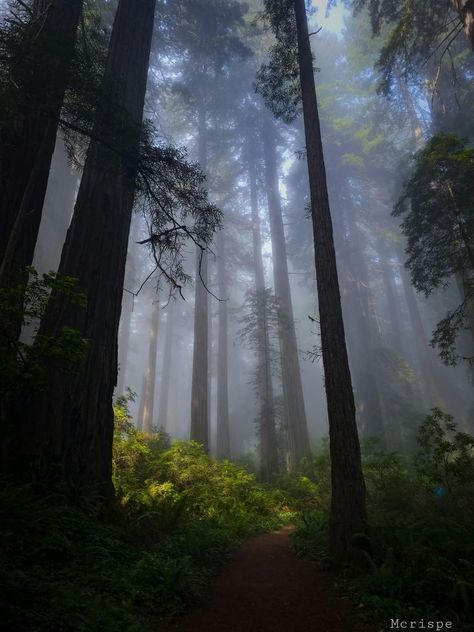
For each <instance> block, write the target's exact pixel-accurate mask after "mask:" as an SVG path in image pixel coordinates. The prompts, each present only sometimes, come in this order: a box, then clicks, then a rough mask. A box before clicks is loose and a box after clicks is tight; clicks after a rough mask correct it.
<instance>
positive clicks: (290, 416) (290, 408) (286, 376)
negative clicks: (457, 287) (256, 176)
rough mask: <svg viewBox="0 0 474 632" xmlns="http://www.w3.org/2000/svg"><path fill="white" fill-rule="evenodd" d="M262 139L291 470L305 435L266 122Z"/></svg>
mask: <svg viewBox="0 0 474 632" xmlns="http://www.w3.org/2000/svg"><path fill="white" fill-rule="evenodd" d="M263 141H264V153H265V182H266V189H267V199H268V210H269V215H270V231H271V239H272V253H273V275H274V283H275V295H276V300H277V306H278V329H279V338H280V353H281V370H282V383H283V402H284V416H285V424H286V432H287V439H288V468H289V470H290V471H295V470H297V469H298V467H299V464H300V461H301V459H302V458H303V457H304V456H305V455H307V454H309V438H308V428H307V424H306V411H305V405H304V398H303V386H302V384H301V373H300V365H299V357H298V344H297V341H296V332H295V323H294V318H293V305H292V301H291V291H290V281H289V276H288V262H287V256H286V241H285V230H284V227H283V217H282V210H281V199H280V193H279V189H278V173H277V163H276V147H275V135H274V129H273V126H272V125H271V123H270V122H267V123H266V124H265V129H264V134H263Z"/></svg>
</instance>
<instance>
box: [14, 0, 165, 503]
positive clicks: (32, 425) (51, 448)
mask: <svg viewBox="0 0 474 632" xmlns="http://www.w3.org/2000/svg"><path fill="white" fill-rule="evenodd" d="M154 10H155V0H142V2H140V3H139V5H137V2H136V0H120V1H119V5H118V9H117V13H116V17H115V22H114V26H113V30H112V36H111V41H110V46H109V54H108V60H107V65H106V72H105V77H104V82H105V84H106V85H113V86H114V87H115V88H116V95H117V101H118V103H119V105H120V108H121V109H120V116H118V115H117V110H116V109H115V108H113V106H111V105H109V103H108V102H107V101H106V102H104V103H103V104H102V107H101V108H100V114H99V115H98V119H97V121H96V123H95V126H94V134H93V136H94V138H104V139H105V140H106V143H107V141H108V142H112V143H113V142H114V140H115V139H117V138H123V139H126V143H127V144H126V147H123V148H122V149H123V153H119V152H116V151H112V150H111V149H109V148H108V147H107V146H106V143H104V144H102V143H99V142H97V141H92V142H91V145H90V147H89V150H88V153H87V158H86V162H85V166H84V173H83V176H82V181H81V185H80V189H79V193H78V197H77V201H76V206H75V210H74V215H73V219H72V222H71V226H70V228H69V231H68V234H67V238H66V242H65V245H64V248H63V252H62V256H61V264H60V266H59V273H60V274H61V275H66V276H70V277H73V278H76V279H77V280H78V281H77V285H78V288H79V289H80V290H81V291H82V292H83V293H84V294H85V295H86V297H87V305H86V306H85V307H84V306H82V305H77V303H74V301H71V300H70V299H69V298H68V297H67V295H65V294H64V293H59V292H53V293H52V295H51V298H50V301H49V303H48V307H47V311H46V314H45V317H44V319H43V322H42V324H41V329H40V334H41V335H42V336H55V335H58V334H60V333H61V332H64V331H66V332H67V331H69V330H76V331H77V332H78V333H79V335H80V336H81V337H82V338H83V339H85V340H87V347H86V350H85V352H84V353H83V355H82V357H81V359H80V361H77V362H76V363H73V366H69V364H70V362H68V361H67V360H63V359H61V358H54V357H53V358H51V359H50V360H49V361H48V363H47V367H46V370H45V374H44V384H43V388H42V390H41V391H40V392H36V393H35V394H33V397H32V400H33V401H30V402H29V404H30V405H29V408H28V410H27V411H25V413H26V414H22V415H21V417H20V418H21V419H22V422H23V423H22V424H20V425H21V426H22V428H21V429H22V430H23V431H22V432H21V435H22V437H21V441H19V442H18V445H17V446H15V448H16V449H15V450H14V451H13V456H14V458H15V459H16V461H17V463H18V466H19V467H22V468H23V469H24V467H25V464H24V463H22V462H21V461H22V459H21V454H22V452H23V455H24V456H25V457H26V460H27V461H28V462H29V464H28V465H29V466H33V467H34V468H38V467H39V465H40V464H41V465H42V466H46V467H47V468H48V475H49V476H59V477H60V478H61V479H62V480H64V482H65V483H66V484H67V485H68V486H69V487H70V488H78V487H84V486H86V487H91V486H92V487H94V488H96V489H97V491H98V492H100V493H102V494H103V495H105V496H107V495H111V494H112V493H113V486H112V480H111V453H112V436H113V411H112V396H113V390H114V386H115V383H116V379H117V334H118V326H119V320H120V309H121V302H122V294H123V282H124V274H125V262H126V256H127V245H128V236H129V231H130V221H131V215H132V207H133V200H134V189H135V175H136V160H135V158H136V156H137V154H138V150H139V140H140V135H141V123H142V117H143V107H144V99H145V90H146V83H147V74H148V64H149V56H150V48H151V39H152V34H153V23H154ZM111 108H113V110H112V111H111ZM122 113H123V117H122ZM111 121H112V122H113V123H112V122H111ZM119 125H120V128H121V129H119ZM132 125H134V126H135V127H134V128H133V129H132ZM65 328H66V329H65ZM28 399H29V398H28V397H25V398H24V402H23V403H24V405H25V404H26V405H27V404H28ZM30 399H31V398H30ZM17 452H19V454H18V453H17ZM15 453H16V454H15ZM16 457H19V458H16ZM35 461H36V462H35Z"/></svg>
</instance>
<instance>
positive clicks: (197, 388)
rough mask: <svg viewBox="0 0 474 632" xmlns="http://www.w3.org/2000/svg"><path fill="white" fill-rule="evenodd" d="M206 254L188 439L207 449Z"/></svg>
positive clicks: (201, 138)
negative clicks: (189, 437)
mask: <svg viewBox="0 0 474 632" xmlns="http://www.w3.org/2000/svg"><path fill="white" fill-rule="evenodd" d="M198 115H199V122H198V142H199V151H198V154H199V164H200V166H201V169H202V171H203V172H204V173H206V170H207V122H206V111H205V109H204V107H203V106H202V105H201V106H200V108H199V111H198ZM207 285H208V261H207V254H206V253H204V254H202V253H201V250H200V249H199V248H196V292H195V307H194V348H193V381H192V392H191V440H193V441H197V442H198V443H201V444H202V445H203V446H204V449H205V450H206V452H208V451H209V412H208V399H209V389H208V380H209V375H208V369H209V351H208V347H209V322H208V321H209V315H208V312H209V295H208V292H207Z"/></svg>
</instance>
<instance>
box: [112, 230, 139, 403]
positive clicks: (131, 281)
mask: <svg viewBox="0 0 474 632" xmlns="http://www.w3.org/2000/svg"><path fill="white" fill-rule="evenodd" d="M132 232H133V234H134V236H135V239H134V240H133V241H136V237H137V235H136V233H137V230H136V229H135V230H134V231H132ZM134 248H135V244H134V243H130V242H129V246H128V253H127V265H126V270H125V283H126V287H124V292H123V297H122V310H121V319H120V329H119V343H118V378H117V388H116V392H117V393H118V394H119V395H122V394H123V393H124V392H125V388H126V386H127V384H126V383H125V377H126V373H127V362H128V355H129V352H130V336H131V333H132V331H131V330H132V314H133V304H134V299H135V297H134V296H133V295H132V294H131V293H130V292H131V291H132V289H131V288H133V287H134V285H135V276H136V270H135V257H134V252H133V251H134ZM127 290H128V291H127Z"/></svg>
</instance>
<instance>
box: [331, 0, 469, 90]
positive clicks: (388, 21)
mask: <svg viewBox="0 0 474 632" xmlns="http://www.w3.org/2000/svg"><path fill="white" fill-rule="evenodd" d="M344 2H345V4H348V5H350V6H351V7H353V8H354V9H355V11H356V12H358V11H361V10H362V9H367V10H368V12H369V15H370V20H371V23H372V30H373V33H374V35H379V34H380V33H381V31H383V30H384V28H386V27H387V25H388V36H387V38H386V41H385V43H384V46H383V47H382V49H381V51H380V55H379V59H378V62H377V65H378V67H379V69H380V70H381V71H382V81H381V84H380V89H381V90H382V91H383V92H384V93H386V94H388V93H389V92H390V91H391V89H392V88H393V84H394V80H395V79H396V77H397V75H400V74H402V73H404V74H405V75H414V74H416V73H417V72H418V71H419V69H420V68H422V67H423V66H424V65H425V64H426V62H427V61H428V60H429V59H430V58H431V57H432V56H433V55H435V54H437V55H438V56H439V57H440V60H442V59H443V57H444V55H445V53H446V52H447V51H450V56H451V57H452V53H451V50H452V49H454V50H455V48H456V46H455V43H457V41H458V40H459V38H465V35H464V34H463V32H462V30H463V20H464V17H463V11H462V10H461V9H459V8H457V7H456V3H455V2H445V1H444V0H435V1H430V2H424V1H421V2H412V1H411V0H344ZM336 3H337V0H329V4H332V5H335V4H336ZM466 44H468V41H467V40H465V43H464V42H463V44H462V45H466Z"/></svg>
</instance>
